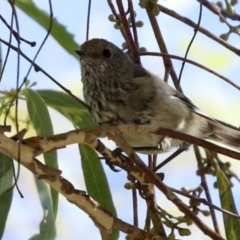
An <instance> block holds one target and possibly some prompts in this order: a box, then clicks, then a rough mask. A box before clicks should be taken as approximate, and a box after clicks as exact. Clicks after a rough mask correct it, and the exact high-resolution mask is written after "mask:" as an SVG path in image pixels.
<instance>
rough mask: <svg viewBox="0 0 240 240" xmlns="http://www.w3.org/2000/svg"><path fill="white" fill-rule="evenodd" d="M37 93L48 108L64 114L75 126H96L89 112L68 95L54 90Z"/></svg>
mask: <svg viewBox="0 0 240 240" xmlns="http://www.w3.org/2000/svg"><path fill="white" fill-rule="evenodd" d="M37 93H38V94H39V95H40V96H41V97H42V98H43V99H44V101H45V102H46V104H47V105H48V106H50V107H52V108H53V109H55V110H57V111H58V112H60V113H61V114H63V115H64V116H65V117H66V118H68V119H69V120H70V121H71V122H72V123H73V124H74V125H75V126H78V127H79V128H91V127H95V126H96V123H95V122H94V121H93V119H92V117H91V114H90V113H89V111H88V110H87V109H86V108H85V107H84V106H82V105H81V104H80V103H79V102H77V101H76V100H75V99H74V98H73V97H71V96H69V95H68V94H66V93H64V92H59V91H54V90H38V91H37Z"/></svg>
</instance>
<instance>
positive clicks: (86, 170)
mask: <svg viewBox="0 0 240 240" xmlns="http://www.w3.org/2000/svg"><path fill="white" fill-rule="evenodd" d="M79 150H80V154H81V157H82V161H81V163H82V170H83V175H84V179H85V183H86V187H87V192H88V194H89V195H90V196H91V197H92V198H93V199H95V200H96V201H97V202H99V203H100V204H101V205H102V206H103V207H105V208H106V209H107V210H109V211H110V212H111V213H112V214H113V215H114V216H117V212H116V209H115V207H114V203H113V200H112V195H111V192H110V189H109V185H108V181H107V178H106V175H105V172H104V169H103V166H102V164H101V163H100V161H99V159H98V155H97V153H96V152H95V151H93V149H92V148H91V147H89V146H88V145H84V144H79ZM99 163H100V164H99ZM118 237H119V232H118V231H113V234H112V238H111V239H118Z"/></svg>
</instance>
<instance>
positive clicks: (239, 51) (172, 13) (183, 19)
mask: <svg viewBox="0 0 240 240" xmlns="http://www.w3.org/2000/svg"><path fill="white" fill-rule="evenodd" d="M158 7H159V10H160V11H161V12H163V13H165V14H167V15H169V16H171V17H173V18H176V19H178V20H179V21H181V22H183V23H185V24H187V25H189V26H191V27H193V28H196V27H197V24H196V23H194V22H193V21H192V20H190V19H189V18H186V17H183V16H181V15H180V14H178V13H176V12H175V11H173V10H170V9H168V8H166V7H164V6H162V5H158ZM198 31H199V32H201V33H203V34H204V35H206V36H208V37H209V38H211V39H213V40H214V41H216V42H218V43H219V44H221V45H222V46H224V47H226V48H227V49H229V50H230V51H232V52H234V53H236V54H237V55H238V56H240V49H238V48H235V47H234V46H232V45H231V44H229V43H228V42H226V41H225V40H223V39H221V38H220V37H217V36H215V35H214V34H212V33H211V32H209V31H208V30H206V29H205V28H203V27H199V28H198Z"/></svg>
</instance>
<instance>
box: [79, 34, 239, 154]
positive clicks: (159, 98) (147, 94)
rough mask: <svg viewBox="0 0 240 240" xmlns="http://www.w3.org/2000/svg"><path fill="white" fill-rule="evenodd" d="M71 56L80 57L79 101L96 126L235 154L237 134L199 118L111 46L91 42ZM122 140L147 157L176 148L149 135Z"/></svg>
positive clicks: (190, 105) (197, 112)
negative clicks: (137, 128) (148, 129)
mask: <svg viewBox="0 0 240 240" xmlns="http://www.w3.org/2000/svg"><path fill="white" fill-rule="evenodd" d="M76 52H77V54H78V55H79V56H80V64H81V74H82V82H83V93H84V99H85V101H86V103H87V104H88V105H89V106H90V107H91V114H92V116H93V118H94V119H95V121H96V122H97V123H99V124H100V123H105V122H110V123H114V124H117V125H123V124H124V125H126V124H140V125H153V126H158V127H164V128H170V129H173V130H177V131H180V132H183V133H186V134H189V135H192V136H195V137H200V138H207V139H212V140H215V141H218V142H222V143H225V144H227V145H229V146H232V147H236V148H239V146H240V132H238V131H236V130H233V129H231V128H228V127H226V126H223V125H221V124H220V123H218V122H217V121H216V120H214V119H212V118H210V117H208V116H207V115H205V114H204V113H202V112H201V111H200V110H199V109H198V108H197V107H196V106H195V105H194V104H193V103H192V102H191V101H190V100H189V99H188V98H187V97H185V96H184V95H183V94H182V93H180V92H178V91H176V90H175V89H173V88H172V87H170V86H169V85H168V84H167V83H165V82H164V81H162V80H161V79H160V78H159V77H158V76H156V75H154V74H153V73H151V72H149V71H148V70H146V69H145V68H143V67H141V66H139V65H136V64H134V63H133V62H132V60H131V59H130V58H129V56H128V55H127V54H125V53H124V52H123V51H122V50H121V49H119V48H118V47H117V46H115V45H114V44H113V43H111V42H108V41H106V40H104V39H92V40H89V41H87V42H85V43H83V44H82V45H81V49H80V50H77V51H76ZM124 137H125V138H126V140H127V141H128V143H129V144H130V145H131V146H132V147H135V148H137V149H139V150H140V151H141V149H142V152H144V153H147V154H152V153H154V154H155V153H159V152H162V151H167V150H168V149H169V148H170V147H171V146H179V145H180V144H181V143H180V141H178V140H176V139H170V138H168V137H164V136H159V135H155V134H151V133H149V134H139V133H126V134H124Z"/></svg>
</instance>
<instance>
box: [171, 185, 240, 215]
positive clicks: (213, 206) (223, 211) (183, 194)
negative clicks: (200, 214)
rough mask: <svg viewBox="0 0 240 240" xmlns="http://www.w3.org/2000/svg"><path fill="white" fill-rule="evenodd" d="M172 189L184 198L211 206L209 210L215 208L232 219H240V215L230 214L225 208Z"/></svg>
mask: <svg viewBox="0 0 240 240" xmlns="http://www.w3.org/2000/svg"><path fill="white" fill-rule="evenodd" d="M170 189H171V190H172V191H173V192H175V193H177V194H179V195H182V196H184V197H187V198H192V199H196V200H197V201H199V202H201V203H202V204H204V205H206V206H209V208H214V209H216V210H218V211H219V212H222V213H225V214H227V215H229V216H231V217H234V218H236V219H240V216H239V215H237V214H235V213H232V212H229V211H227V210H225V209H223V208H220V207H218V206H216V205H214V204H212V203H210V202H208V201H207V200H206V199H204V198H199V197H197V196H193V195H190V194H188V193H185V192H183V191H181V190H178V189H175V188H171V187H170Z"/></svg>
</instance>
